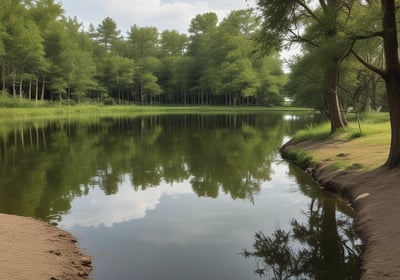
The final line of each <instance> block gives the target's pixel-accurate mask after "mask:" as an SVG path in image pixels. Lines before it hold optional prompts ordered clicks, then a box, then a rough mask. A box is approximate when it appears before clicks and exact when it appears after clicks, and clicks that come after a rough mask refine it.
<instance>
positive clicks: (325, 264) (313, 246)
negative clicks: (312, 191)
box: [243, 198, 362, 280]
mask: <svg viewBox="0 0 400 280" xmlns="http://www.w3.org/2000/svg"><path fill="white" fill-rule="evenodd" d="M335 207H336V205H335V201H334V200H332V199H330V198H322V199H319V200H316V199H312V201H311V203H310V208H309V212H308V213H306V217H307V219H308V220H307V223H299V222H298V221H297V220H293V221H292V223H291V226H292V230H291V231H289V232H286V231H284V230H282V229H277V230H276V231H275V232H274V233H273V234H272V235H271V236H266V235H264V234H263V233H262V232H258V233H256V234H255V236H254V239H255V241H254V244H253V249H254V250H253V251H248V250H245V251H244V252H243V255H244V256H245V257H250V256H253V257H255V258H256V260H257V264H258V265H257V268H256V272H257V273H258V274H261V275H267V273H269V274H273V277H272V279H328V280H329V279H332V280H334V279H335V280H336V279H360V262H361V259H360V255H361V251H362V248H361V245H360V244H358V243H357V241H356V237H355V236H356V235H355V233H354V230H353V228H352V225H351V223H350V222H349V219H348V218H346V217H345V216H339V215H336V213H335Z"/></svg>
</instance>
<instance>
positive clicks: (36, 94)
mask: <svg viewBox="0 0 400 280" xmlns="http://www.w3.org/2000/svg"><path fill="white" fill-rule="evenodd" d="M38 98H39V78H38V77H36V87H35V101H36V102H37V101H38Z"/></svg>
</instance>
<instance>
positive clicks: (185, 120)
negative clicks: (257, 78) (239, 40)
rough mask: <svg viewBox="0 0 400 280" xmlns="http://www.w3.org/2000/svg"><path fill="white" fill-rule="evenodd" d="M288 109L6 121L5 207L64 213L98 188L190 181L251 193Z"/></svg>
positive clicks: (266, 170) (0, 182) (1, 175)
mask: <svg viewBox="0 0 400 280" xmlns="http://www.w3.org/2000/svg"><path fill="white" fill-rule="evenodd" d="M282 121H283V118H282V114H281V113H276V114H249V115H248V114H238V115H186V116H148V117H141V118H104V119H96V118H94V119H88V120H80V121H76V120H75V121H72V120H65V121H62V120H59V121H50V122H45V121H40V122H35V123H21V124H17V125H15V124H13V125H12V126H10V127H6V126H5V125H3V126H2V127H0V212H3V213H14V214H20V215H25V216H35V217H41V218H44V219H48V217H52V219H57V217H59V216H60V215H61V214H63V213H65V212H67V211H68V210H69V209H70V207H71V201H72V200H73V199H74V198H75V197H77V196H81V195H85V194H87V193H88V192H90V190H91V189H92V188H93V187H98V188H100V189H101V190H103V191H104V193H105V194H107V195H112V194H115V193H117V192H118V188H119V186H120V185H121V183H122V182H125V181H126V180H127V179H129V180H130V181H131V182H130V183H131V185H132V186H133V187H134V188H135V189H136V190H145V189H146V188H149V187H156V186H158V185H160V183H161V182H163V181H164V182H166V183H169V184H171V185H172V184H173V183H178V182H183V181H189V182H190V183H191V185H192V188H193V190H194V192H195V193H196V194H198V195H199V196H209V197H217V196H218V195H219V194H220V193H221V192H224V193H226V194H229V195H230V196H231V197H232V198H233V199H249V200H252V198H253V195H254V194H255V193H257V192H259V191H260V187H261V183H262V182H264V181H265V180H269V179H270V174H271V162H272V160H273V158H274V155H275V149H276V148H277V147H278V146H279V145H280V144H281V142H282V138H283V136H284V129H283V127H284V125H282Z"/></svg>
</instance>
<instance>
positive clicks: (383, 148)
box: [291, 113, 390, 171]
mask: <svg viewBox="0 0 400 280" xmlns="http://www.w3.org/2000/svg"><path fill="white" fill-rule="evenodd" d="M348 120H349V125H348V127H346V128H344V129H340V130H338V131H337V132H335V133H334V134H331V133H330V123H329V122H325V123H323V124H320V125H317V126H310V127H308V128H307V129H305V130H301V131H298V132H297V134H296V135H295V137H294V138H295V140H296V141H295V143H296V142H297V143H298V142H303V141H306V140H310V141H309V144H308V145H303V146H306V147H308V148H305V149H304V150H297V148H294V149H295V150H294V151H292V152H291V153H293V155H291V156H292V157H294V158H293V159H291V160H292V161H294V162H297V161H298V162H300V164H299V165H300V166H303V165H304V164H303V162H307V160H308V161H309V162H314V164H315V162H317V163H324V164H326V165H328V166H329V167H330V168H332V169H333V170H361V171H363V170H365V171H366V170H372V169H374V168H377V167H379V166H381V165H382V164H383V163H384V162H385V160H386V157H387V153H388V151H389V146H390V121H389V115H388V113H368V114H363V115H362V119H361V131H360V130H359V127H358V123H357V122H356V120H355V119H354V118H348ZM305 159H306V160H305ZM309 159H311V160H309Z"/></svg>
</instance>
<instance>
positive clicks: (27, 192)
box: [0, 113, 353, 280]
mask: <svg viewBox="0 0 400 280" xmlns="http://www.w3.org/2000/svg"><path fill="white" fill-rule="evenodd" d="M309 123H310V118H309V116H308V115H296V116H292V115H288V114H284V113H269V114H239V115H184V116H148V117H140V118H94V119H91V120H85V121H82V120H79V121H72V120H69V121H53V122H44V121H40V122H39V121H38V122H28V123H20V124H16V125H13V126H10V127H8V128H3V129H1V128H0V170H1V171H0V212H3V213H12V214H18V215H24V216H33V217H39V218H41V219H43V220H47V221H56V222H58V223H59V225H60V226H61V227H63V228H65V229H67V230H69V231H72V232H73V233H74V234H75V235H77V236H78V237H79V242H80V244H81V245H82V246H83V247H84V248H87V249H88V252H89V253H90V254H93V255H95V256H96V257H95V259H94V264H95V267H96V269H95V271H94V272H93V277H94V278H95V279H96V280H101V279H147V280H149V279H187V278H190V279H219V278H224V279H225V278H226V279H228V278H229V279H252V276H254V275H253V270H254V263H253V262H247V261H246V260H243V258H242V257H241V256H240V255H238V254H237V253H238V252H240V250H241V249H242V248H249V247H250V246H251V243H252V239H253V238H252V233H254V232H259V230H262V232H263V234H261V232H259V235H258V236H256V239H260V240H261V239H262V238H264V239H266V238H267V237H268V236H272V237H271V244H272V243H274V241H275V239H276V238H275V239H274V235H273V231H274V230H275V228H276V225H277V224H279V225H280V226H281V228H282V232H279V234H286V233H287V232H289V231H290V232H291V235H290V236H291V237H292V236H295V235H296V234H297V235H298V236H301V237H302V238H303V239H300V238H297V239H296V241H294V239H293V244H292V243H290V244H289V243H288V244H287V246H291V247H292V248H293V249H292V250H294V251H293V252H294V255H293V256H294V257H293V258H297V251H296V250H297V248H299V244H303V247H304V248H305V249H307V250H308V251H307V252H308V254H310V255H312V256H313V257H314V255H315V258H316V259H318V258H321V257H323V258H324V260H325V261H326V262H328V259H326V258H325V255H324V253H323V250H325V247H324V246H325V245H323V246H322V245H320V243H321V242H326V244H327V245H326V246H329V249H326V250H331V251H332V252H334V253H332V254H333V256H334V257H335V258H336V257H337V256H338V255H339V254H342V255H345V256H347V255H346V254H347V253H346V252H347V251H345V250H343V249H340V248H339V249H337V246H336V245H335V242H336V241H337V240H344V239H345V238H347V237H346V236H348V233H349V232H350V229H351V227H350V221H351V218H349V217H350V216H351V214H352V213H351V211H349V209H348V208H346V207H345V206H344V205H341V204H335V203H336V202H335V200H332V199H331V198H326V201H325V197H326V194H323V193H322V192H321V191H320V190H319V189H318V188H316V187H315V185H314V183H313V182H312V181H311V180H310V178H309V177H307V176H305V175H304V174H303V173H299V172H298V170H297V169H295V168H292V167H289V166H288V165H287V163H285V162H283V161H281V159H280V158H279V154H278V153H277V148H278V147H279V146H280V145H281V144H282V142H283V141H286V140H287V139H288V136H289V135H292V134H293V132H295V131H296V130H298V129H299V128H303V127H305V126H306V125H307V124H309ZM332 201H334V202H332ZM331 203H334V205H331ZM328 206H329V207H331V208H329V210H328ZM335 209H336V210H339V211H337V212H336V213H335ZM301 211H303V212H304V213H305V216H304V215H302V214H301ZM332 213H333V214H332ZM338 213H343V214H338ZM332 215H333V217H334V219H335V220H332ZM341 215H343V217H342V216H341ZM292 219H295V220H294V221H297V222H294V221H293V223H292V224H290V220H292ZM309 221H310V223H309ZM311 221H313V224H311ZM314 221H319V222H322V224H318V225H317V224H316V223H314ZM288 224H290V225H289V226H290V228H288V227H289V226H286V225H288ZM325 227H329V228H325ZM331 227H334V228H335V229H334V230H333V231H331V229H330V228H331ZM323 228H324V229H323ZM332 232H333V233H335V232H336V234H334V235H332V236H331V235H329V236H328V233H330V234H332ZM300 233H301V234H300ZM277 234H278V233H277ZM297 235H296V236H297ZM333 240H334V241H335V242H333ZM346 240H349V239H346ZM331 241H332V242H331ZM346 244H347V243H346ZM292 245H293V246H292ZM318 246H320V247H318ZM321 246H322V247H321ZM347 246H349V247H350V248H353V247H351V246H350V245H348V244H347ZM311 247H312V248H311ZM285 248H286V247H285ZM326 248H328V247H326ZM287 249H289V248H287ZM254 252H255V251H254ZM302 252H303V251H302ZM304 252H306V251H304ZM304 254H305V253H304ZM254 256H256V255H254ZM257 257H258V258H261V259H262V257H261V256H257ZM260 262H261V261H260ZM339 262H340V263H346V265H347V263H349V261H347V260H345V261H342V260H340V261H339ZM309 263H310V265H311V261H310V262H309ZM329 263H330V260H329V262H328V263H327V264H328V265H329ZM155 264H157V265H155ZM199 264H201V265H199ZM314 264H315V265H317V266H319V265H322V264H323V263H322V262H321V261H320V262H315V263H314ZM333 264H334V265H338V262H337V261H336V262H333ZM346 267H347V266H346ZM262 268H263V267H262ZM262 268H260V269H262ZM302 269H305V270H304V272H303V274H304V275H307V276H308V275H309V274H310V273H311V272H309V270H306V269H308V268H307V267H305V266H304V267H302ZM313 269H315V268H313ZM326 269H327V271H330V269H329V268H326Z"/></svg>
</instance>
